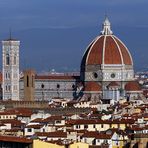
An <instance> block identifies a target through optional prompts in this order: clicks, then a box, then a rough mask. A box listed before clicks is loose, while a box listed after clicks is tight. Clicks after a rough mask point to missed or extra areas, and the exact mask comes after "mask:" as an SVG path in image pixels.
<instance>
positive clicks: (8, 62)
mask: <svg viewBox="0 0 148 148" xmlns="http://www.w3.org/2000/svg"><path fill="white" fill-rule="evenodd" d="M9 64H10V57H9V54H6V65H9Z"/></svg>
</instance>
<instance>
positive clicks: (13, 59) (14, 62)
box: [13, 55, 16, 65]
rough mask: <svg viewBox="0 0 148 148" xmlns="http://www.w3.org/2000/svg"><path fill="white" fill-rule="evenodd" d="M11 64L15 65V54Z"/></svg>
mask: <svg viewBox="0 0 148 148" xmlns="http://www.w3.org/2000/svg"><path fill="white" fill-rule="evenodd" d="M13 64H14V65H16V55H14V58H13Z"/></svg>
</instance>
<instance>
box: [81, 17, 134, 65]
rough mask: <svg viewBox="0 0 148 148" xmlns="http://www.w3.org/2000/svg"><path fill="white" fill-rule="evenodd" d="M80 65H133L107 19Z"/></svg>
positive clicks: (126, 49) (127, 51) (127, 52)
mask: <svg viewBox="0 0 148 148" xmlns="http://www.w3.org/2000/svg"><path fill="white" fill-rule="evenodd" d="M82 63H83V64H85V65H102V64H120V65H121V64H122V65H133V61H132V57H131V54H130V52H129V50H128V48H127V47H126V46H125V45H124V44H123V42H122V41H121V40H119V39H118V38H117V37H116V36H115V35H113V33H112V31H111V25H110V22H109V20H108V18H106V19H105V21H104V24H103V31H102V32H101V35H100V36H98V37H96V38H95V39H94V40H93V41H92V42H91V44H90V45H89V46H88V48H87V50H86V52H85V54H84V56H83V59H82Z"/></svg>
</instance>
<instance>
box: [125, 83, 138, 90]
mask: <svg viewBox="0 0 148 148" xmlns="http://www.w3.org/2000/svg"><path fill="white" fill-rule="evenodd" d="M125 90H126V91H141V87H140V85H139V83H138V82H137V81H131V82H128V83H127V84H126V85H125Z"/></svg>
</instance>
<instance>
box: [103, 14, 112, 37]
mask: <svg viewBox="0 0 148 148" xmlns="http://www.w3.org/2000/svg"><path fill="white" fill-rule="evenodd" d="M101 34H102V35H112V34H113V32H112V30H111V23H110V21H109V19H108V17H107V16H106V17H105V20H104V22H103V30H102V31H101Z"/></svg>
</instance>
